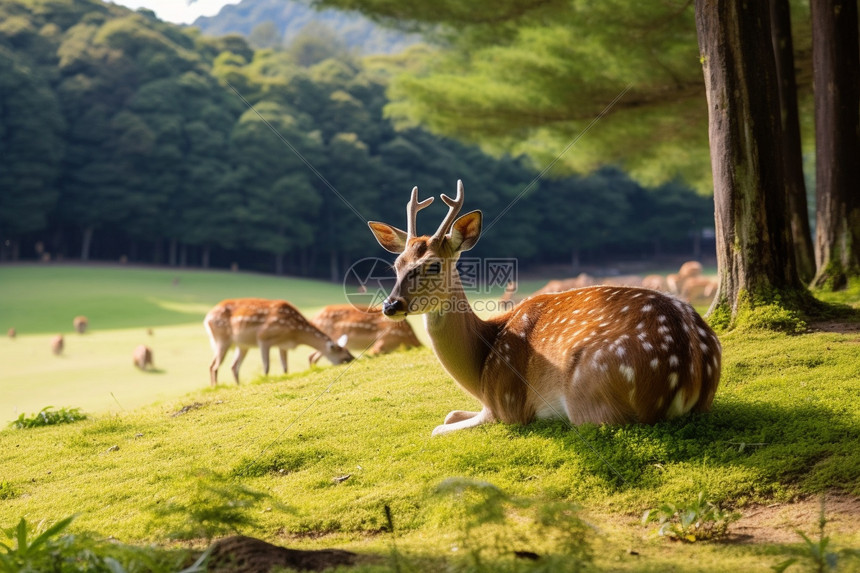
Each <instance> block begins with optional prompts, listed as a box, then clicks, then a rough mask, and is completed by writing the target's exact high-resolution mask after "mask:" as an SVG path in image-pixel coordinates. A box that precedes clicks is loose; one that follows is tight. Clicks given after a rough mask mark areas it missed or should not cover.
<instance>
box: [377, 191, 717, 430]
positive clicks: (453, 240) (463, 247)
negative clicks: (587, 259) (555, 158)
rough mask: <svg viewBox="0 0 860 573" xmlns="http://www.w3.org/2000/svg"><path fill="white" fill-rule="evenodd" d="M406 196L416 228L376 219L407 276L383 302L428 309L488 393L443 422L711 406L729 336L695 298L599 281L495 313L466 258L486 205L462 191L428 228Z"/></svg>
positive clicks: (449, 359)
mask: <svg viewBox="0 0 860 573" xmlns="http://www.w3.org/2000/svg"><path fill="white" fill-rule="evenodd" d="M432 200H433V198H432V197H431V198H429V199H425V200H424V201H420V202H419V201H418V188H417V187H416V188H414V189H413V190H412V198H411V199H410V201H409V203H408V204H407V230H406V231H405V232H404V231H402V230H400V229H397V228H395V227H392V226H390V225H386V224H384V223H377V222H373V221H371V222H369V223H368V224H369V225H370V228H371V230H372V231H373V233H374V235H375V236H376V240H377V241H378V242H379V244H380V245H382V247H383V248H385V249H386V250H388V251H390V252H392V253H397V254H398V255H399V256H398V257H397V260H396V261H395V263H394V268H395V270H396V272H397V280H396V282H395V285H394V287H393V289H392V290H391V293H390V294H389V296H388V298H387V299H386V300H385V301H384V302H383V313H384V314H385V315H386V316H388V317H389V318H392V319H394V320H403V319H404V318H406V316H407V315H408V314H424V323H425V325H426V327H427V331H428V333H429V335H430V338H431V340H432V343H433V350H434V351H435V353H436V356H437V357H438V358H439V361H440V362H441V363H442V366H443V367H444V368H445V370H447V371H448V373H449V374H450V375H451V376H452V377H453V378H454V380H456V382H457V383H458V384H459V385H460V386H461V387H462V388H463V389H464V390H466V391H467V392H468V393H469V394H471V395H472V396H474V397H475V398H477V399H478V401H479V402H480V403H481V405H482V409H481V411H480V412H465V411H460V410H455V411H453V412H451V413H450V414H448V416H447V417H446V418H445V422H444V424H442V425H441V426H437V427H436V429H434V430H433V434H434V435H437V434H445V433H449V432H453V431H456V430H460V429H464V428H471V427H475V426H478V425H481V424H486V423H490V422H495V421H502V422H505V423H518V424H526V423H528V422H531V421H532V420H534V419H535V418H567V419H568V420H570V422H571V423H573V424H582V423H586V422H591V423H596V424H604V423H609V424H620V423H629V422H642V423H646V424H650V423H654V422H657V421H659V420H665V419H668V418H674V417H677V416H681V415H683V414H685V413H687V412H690V411H695V412H702V411H707V410H708V409H709V408H710V406H711V402H712V401H713V398H714V393H715V392H716V389H717V384H718V382H719V379H720V353H721V348H720V343H719V341H718V340H717V337H716V335H715V334H714V333H713V331H712V330H711V329H710V328H709V327H708V325H707V324H706V323H705V322H704V321H703V320H702V318H701V317H700V316H699V315H698V314H696V312H695V311H694V310H693V308H692V307H691V306H690V305H688V304H686V303H684V302H681V301H679V300H676V299H674V298H670V297H669V296H666V295H663V294H661V293H659V292H656V291H653V290H649V289H644V288H636V287H618V286H591V287H585V288H579V289H575V290H571V291H567V292H563V293H558V294H544V295H539V296H535V297H532V298H529V299H526V300H525V301H523V302H521V303H520V304H518V305H517V306H515V307H514V308H513V309H512V310H510V311H508V312H505V313H504V314H501V315H499V316H496V317H494V318H491V319H489V320H486V321H485V320H482V319H480V318H479V317H478V316H476V315H475V314H474V312H473V311H472V308H471V306H470V305H469V302H468V300H467V298H466V295H465V293H464V291H463V287H462V284H461V282H460V276H459V274H458V271H457V269H456V263H457V259H458V258H459V256H460V253H462V252H464V251H468V250H469V249H471V248H472V247H474V246H475V243H477V241H478V238H479V236H480V234H481V212H480V211H472V212H471V213H467V214H466V215H463V216H462V217H460V218H457V215H458V214H459V212H460V209H461V208H462V206H463V201H464V197H463V184H462V182H459V181H458V183H457V198H456V199H451V198H450V197H448V196H446V195H442V201H444V202H445V203H446V204H447V205H448V207H449V210H448V214H447V216H446V217H445V219H444V220H443V221H442V224H441V225H440V226H439V228H438V229H437V230H436V232H435V233H434V234H433V235H432V236H430V237H427V236H420V237H419V236H417V234H416V232H415V219H416V214H417V213H418V211H420V210H421V209H423V208H424V207H426V206H428V205H429V204H430V202H431V201H432Z"/></svg>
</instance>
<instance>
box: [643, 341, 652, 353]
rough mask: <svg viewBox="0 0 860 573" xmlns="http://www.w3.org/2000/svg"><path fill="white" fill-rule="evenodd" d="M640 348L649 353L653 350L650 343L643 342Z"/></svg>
mask: <svg viewBox="0 0 860 573" xmlns="http://www.w3.org/2000/svg"><path fill="white" fill-rule="evenodd" d="M642 348H644V349H645V350H646V351H647V352H651V351H652V350H654V347H653V346H651V343H650V342H643V343H642Z"/></svg>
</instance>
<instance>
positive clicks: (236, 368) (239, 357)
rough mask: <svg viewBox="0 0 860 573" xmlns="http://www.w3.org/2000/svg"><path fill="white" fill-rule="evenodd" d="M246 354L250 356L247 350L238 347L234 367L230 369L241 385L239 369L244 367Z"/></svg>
mask: <svg viewBox="0 0 860 573" xmlns="http://www.w3.org/2000/svg"><path fill="white" fill-rule="evenodd" d="M246 354H248V349H247V348H243V347H241V346H237V347H236V358H235V359H234V360H233V366H231V367H230V369H231V370H232V371H233V378H235V379H236V384H238V383H239V368H240V367H241V366H242V361H243V360H245V355H246Z"/></svg>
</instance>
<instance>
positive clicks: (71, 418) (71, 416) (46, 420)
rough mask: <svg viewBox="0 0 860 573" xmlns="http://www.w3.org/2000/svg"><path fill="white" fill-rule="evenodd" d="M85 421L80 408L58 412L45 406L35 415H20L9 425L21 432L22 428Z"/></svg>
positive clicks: (85, 417)
mask: <svg viewBox="0 0 860 573" xmlns="http://www.w3.org/2000/svg"><path fill="white" fill-rule="evenodd" d="M86 419H87V415H86V414H84V413H83V412H81V410H80V408H60V409H59V410H54V407H53V406H45V407H44V408H42V409H41V410H39V412H37V413H36V414H32V415H30V416H28V415H27V414H21V415H20V416H18V419H17V420H15V421H14V422H12V423H11V424H9V425H10V426H11V427H12V428H15V429H17V430H22V429H24V428H40V427H42V426H55V425H57V424H71V423H72V422H77V421H79V420H86Z"/></svg>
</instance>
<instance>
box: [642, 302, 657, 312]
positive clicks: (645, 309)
mask: <svg viewBox="0 0 860 573" xmlns="http://www.w3.org/2000/svg"><path fill="white" fill-rule="evenodd" d="M653 308H654V307H653V306H651V305H650V304H646V305H645V306H643V307H642V312H651V310H653Z"/></svg>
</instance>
